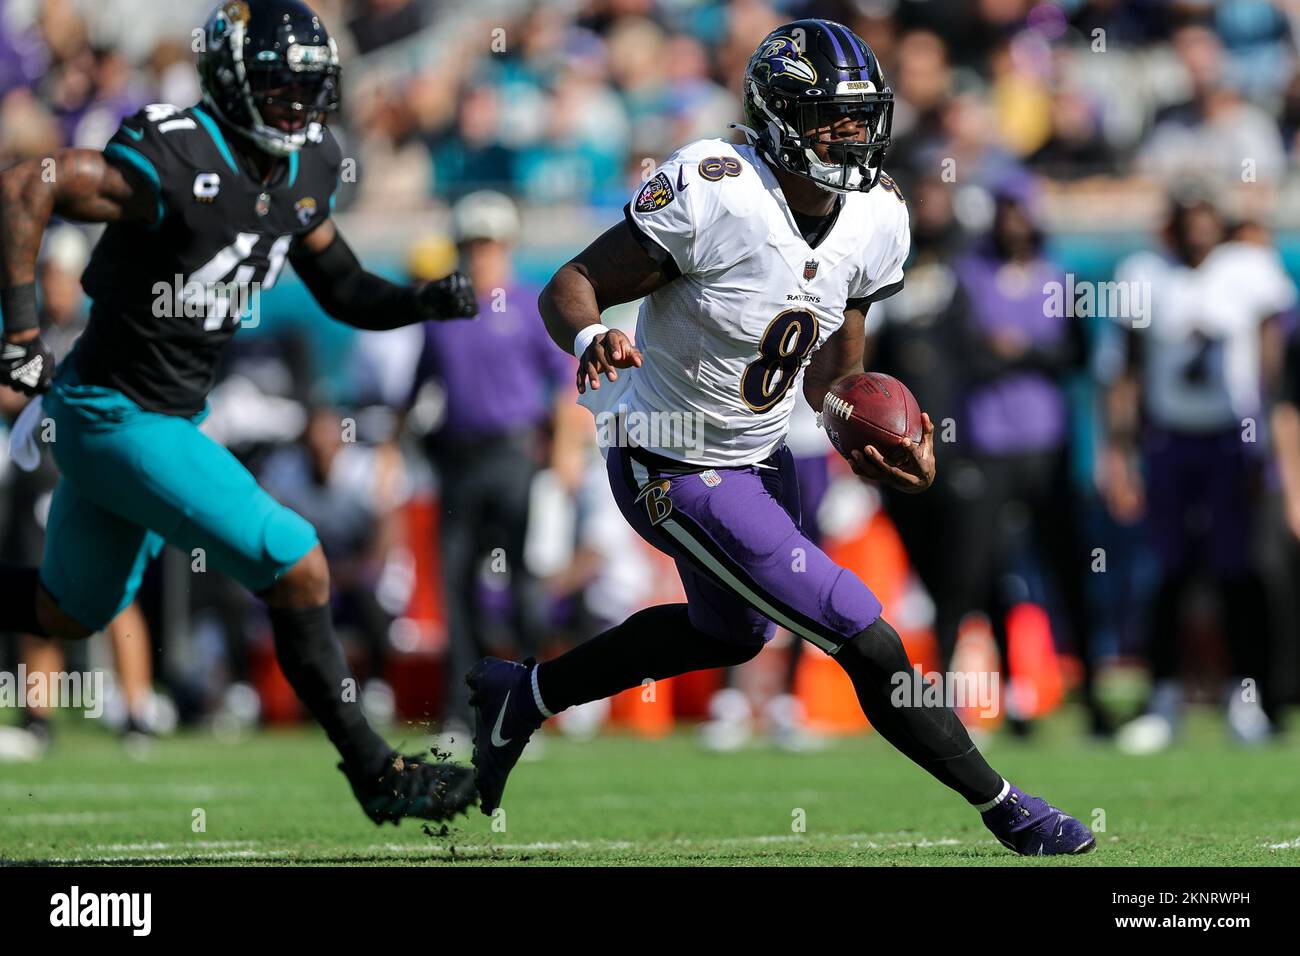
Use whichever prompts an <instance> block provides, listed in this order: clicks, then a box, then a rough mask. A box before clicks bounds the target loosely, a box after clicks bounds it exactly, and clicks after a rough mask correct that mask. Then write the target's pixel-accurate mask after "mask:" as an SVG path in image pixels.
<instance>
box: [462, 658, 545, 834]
mask: <svg viewBox="0 0 1300 956" xmlns="http://www.w3.org/2000/svg"><path fill="white" fill-rule="evenodd" d="M535 666H536V664H534V663H533V662H532V661H528V662H526V663H525V664H515V663H513V662H511V661H503V660H500V659H498V658H495V657H485V658H483V660H481V661H479V662H478V663H477V664H475V665H474V666H473V668H471V669H470V672H469V674H467V675H466V677H465V683H466V684H468V685H469V687H470V691H471V695H470V698H469V702H470V705H471V706H472V707H473V708H474V774H475V780H476V782H477V784H478V792H479V809H480V810H482V811H483V813H484V814H486V815H488V816H491V815H492V811H494V810H495V809H496V808H497V807H499V806H500V805H501V795H502V793H504V792H505V789H506V778H507V777H508V776H510V771H511V770H513V769H514V767H515V764H516V763H517V762H518V760H519V755H520V754H522V753H523V752H524V747H525V746H527V744H528V738H529V737H531V736H532V735H533V731H534V730H536V729H537V728H538V727H540V726H541V725H542V719H543V718H542V716H541V712H540V711H539V710H538V708H537V705H536V704H535V703H534V702H533V687H532V673H533V668H534V667H535Z"/></svg>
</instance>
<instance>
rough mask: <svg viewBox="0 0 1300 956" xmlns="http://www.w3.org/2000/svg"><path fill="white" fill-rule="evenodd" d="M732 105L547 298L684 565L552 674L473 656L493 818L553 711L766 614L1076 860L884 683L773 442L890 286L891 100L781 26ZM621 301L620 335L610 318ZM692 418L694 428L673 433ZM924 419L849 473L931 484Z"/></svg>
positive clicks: (940, 721)
mask: <svg viewBox="0 0 1300 956" xmlns="http://www.w3.org/2000/svg"><path fill="white" fill-rule="evenodd" d="M744 108H745V116H746V121H747V124H748V125H747V126H745V127H741V129H742V130H743V131H744V132H745V134H746V139H747V140H748V141H747V143H746V144H745V145H741V146H736V145H732V144H731V143H728V142H725V141H723V140H720V139H712V140H702V141H700V142H696V143H692V144H690V145H688V146H684V147H682V148H681V149H679V150H678V151H677V152H676V153H674V154H673V155H672V156H671V157H669V159H668V160H667V161H666V162H665V163H664V164H663V165H662V166H661V167H660V168H659V169H658V170H657V171H656V172H655V173H654V175H653V176H652V177H651V178H650V179H649V181H648V182H646V183H645V184H644V185H643V186H642V187H641V189H640V190H639V191H638V193H637V195H636V197H635V198H634V199H633V201H632V202H631V203H630V204H629V206H628V208H627V209H626V210H625V219H624V221H623V222H621V223H619V224H617V225H616V226H614V227H613V228H611V229H610V230H608V231H607V232H606V233H605V234H604V235H602V236H600V237H599V238H598V239H597V240H596V241H595V242H594V243H592V244H591V245H590V246H589V247H588V248H587V249H586V250H585V251H584V252H582V253H581V254H580V255H578V256H577V257H576V258H575V259H573V260H572V261H571V262H569V263H568V264H567V265H565V266H563V267H562V268H561V269H560V270H559V271H558V272H557V273H556V274H555V276H554V277H553V278H552V280H551V282H550V284H549V285H548V286H547V288H546V289H545V290H544V291H543V293H542V296H541V299H540V302H539V305H540V307H541V312H542V317H543V319H544V320H545V322H546V326H547V329H548V331H549V332H550V334H551V337H552V339H554V340H555V342H556V344H557V345H559V346H560V347H561V348H564V349H566V350H570V349H571V350H572V351H573V353H574V354H575V355H577V356H578V357H579V370H578V389H579V391H580V392H583V393H584V396H583V399H582V401H583V403H584V404H586V405H587V406H588V407H589V408H591V409H592V410H593V412H595V413H596V414H597V418H598V424H601V425H602V427H601V431H602V433H606V434H607V433H608V429H606V428H605V427H604V423H603V422H601V419H602V418H605V419H606V420H608V417H609V416H613V417H615V418H616V419H617V421H618V422H619V425H620V427H619V428H617V429H615V434H616V439H615V440H614V441H613V442H611V443H610V444H611V447H609V448H608V451H607V456H606V461H607V466H608V473H609V479H610V484H611V487H612V488H613V490H614V495H615V498H616V500H617V501H618V504H619V507H620V510H621V511H622V512H623V515H624V517H625V518H626V519H627V520H628V522H629V523H630V524H631V525H632V526H633V527H634V528H635V529H636V530H637V532H638V533H639V534H640V535H641V536H642V537H643V538H645V539H646V540H647V541H649V542H650V543H651V544H653V545H654V546H655V547H657V548H659V549H660V550H661V551H664V552H665V553H667V554H669V555H670V556H671V557H673V558H674V559H675V561H676V563H677V567H678V571H679V573H680V575H681V578H682V584H683V586H684V589H685V591H686V595H687V603H685V604H676V605H663V606H659V607H651V608H647V609H645V610H642V611H639V612H637V613H636V614H634V615H632V617H630V618H628V619H627V620H626V621H624V622H623V623H622V624H620V625H618V626H616V627H614V628H611V629H610V630H608V631H606V632H604V633H603V634H600V635H598V636H596V637H595V638H593V639H592V640H590V641H588V642H587V643H585V644H582V645H580V646H578V647H576V648H574V649H573V650H571V651H569V652H568V653H567V654H564V655H562V656H560V657H558V658H556V659H554V660H551V661H547V662H545V663H543V664H535V663H533V662H531V661H529V662H525V663H524V664H522V665H521V664H514V663H510V662H507V661H502V660H497V659H494V658H486V659H484V660H483V661H480V662H479V663H478V664H477V665H476V666H475V667H474V669H473V670H472V671H471V672H470V674H469V675H468V678H467V680H468V682H469V684H470V687H471V688H472V690H473V693H474V697H473V700H472V702H473V703H474V705H475V712H476V720H477V728H476V732H475V757H474V763H475V767H476V770H477V780H478V787H479V793H480V796H481V807H482V809H483V812H484V813H487V814H491V813H492V812H493V811H494V810H495V809H496V808H497V807H498V806H499V805H500V803H501V798H502V793H503V792H504V789H505V783H506V777H507V775H508V774H509V772H510V770H511V769H512V768H513V767H514V765H515V762H516V761H517V760H518V758H519V755H520V753H521V752H522V751H523V748H524V745H525V744H526V743H527V741H528V738H529V736H530V735H531V734H532V732H533V731H534V730H535V729H536V728H537V727H539V726H540V725H541V723H542V722H543V721H544V720H545V719H546V718H547V717H550V716H552V715H553V714H555V713H557V712H558V711H561V710H563V709H565V708H567V707H571V706H574V705H576V704H579V703H583V702H586V701H591V700H597V699H600V698H603V697H607V696H610V695H612V694H616V693H618V692H619V691H622V690H625V689H627V688H629V687H635V686H638V685H639V684H641V682H642V681H644V680H645V679H647V678H650V679H660V678H667V677H671V676H674V675H676V674H682V673H685V672H687V671H692V670H700V669H705V668H713V667H726V666H732V665H736V664H741V663H743V662H745V661H747V660H749V659H751V658H752V657H753V656H754V655H755V654H757V653H758V652H759V651H760V650H761V649H762V647H763V644H764V642H765V641H766V640H768V639H769V638H770V637H771V636H772V635H773V633H774V631H775V628H776V625H777V624H780V625H781V626H783V627H786V628H787V629H789V630H790V631H792V632H793V633H794V634H797V635H798V636H799V637H801V638H803V639H805V640H807V641H809V642H810V643H813V644H815V645H817V646H818V647H820V648H821V649H822V650H824V651H826V652H827V653H829V654H832V655H834V657H835V659H836V661H837V662H838V663H839V664H840V665H841V666H842V667H843V668H844V670H845V672H846V673H847V674H848V675H849V677H850V678H851V679H852V681H853V686H854V688H855V690H856V691H857V695H858V700H859V702H860V704H861V706H862V709H863V711H864V713H865V714H866V715H867V718H868V719H869V720H870V721H871V724H872V726H873V727H875V729H876V730H878V731H879V732H880V733H881V735H882V736H883V737H885V738H886V739H887V740H889V741H890V742H891V743H892V744H893V745H894V746H895V747H897V748H898V749H899V750H901V751H902V752H903V753H904V754H906V755H907V756H908V757H910V758H911V759H912V760H914V761H915V762H916V763H917V764H919V765H920V766H921V767H923V768H924V769H925V770H927V771H928V772H930V773H931V774H932V775H934V776H935V777H936V778H937V779H938V780H940V781H941V782H943V783H944V784H946V785H948V786H949V787H951V788H952V789H954V790H956V791H957V792H958V793H960V794H961V795H962V796H963V797H965V798H966V799H967V800H968V801H969V802H970V803H972V804H973V805H975V806H976V807H977V808H978V809H979V810H980V811H981V813H983V818H984V821H985V823H986V824H987V825H988V827H989V828H990V829H991V830H992V831H993V832H994V834H995V835H996V836H997V837H998V839H999V840H1000V841H1001V842H1002V843H1004V844H1005V845H1006V846H1007V847H1009V848H1010V849H1012V850H1015V851H1017V852H1019V853H1025V854H1052V853H1079V852H1084V851H1087V850H1090V849H1092V848H1093V847H1094V846H1095V841H1094V839H1093V836H1092V833H1091V832H1090V831H1089V830H1088V828H1087V827H1085V826H1083V825H1082V824H1081V823H1079V822H1078V821H1077V820H1074V819H1073V818H1072V817H1069V816H1067V815H1066V814H1064V813H1061V812H1060V811H1059V810H1056V809H1055V808H1054V807H1052V806H1051V805H1050V804H1048V803H1047V802H1046V801H1044V800H1042V799H1041V798H1039V797H1033V796H1029V795H1027V794H1025V793H1024V792H1023V791H1021V790H1019V789H1017V788H1015V787H1013V786H1011V785H1010V784H1009V783H1007V781H1005V780H1004V779H1003V778H1002V777H1001V776H999V775H998V774H997V773H996V772H994V771H993V770H992V769H991V768H990V767H989V765H988V764H987V763H986V762H985V761H984V758H983V757H982V756H981V755H980V753H979V751H978V750H976V748H975V746H974V745H973V744H972V743H971V740H970V737H969V736H968V735H967V733H966V731H965V729H964V728H963V727H962V725H961V723H960V721H958V719H957V718H956V716H955V715H954V714H953V712H952V711H951V709H949V708H946V707H936V706H932V703H933V702H932V701H928V702H925V703H923V702H921V701H910V700H906V701H905V700H902V699H901V698H900V697H899V695H896V694H893V692H894V691H895V690H896V688H897V687H898V686H899V684H900V682H901V681H906V680H908V679H909V678H910V677H911V675H912V673H913V670H912V665H911V662H910V661H909V660H908V658H907V654H906V652H905V651H904V649H903V645H902V642H901V641H900V640H899V637H898V634H897V633H896V632H895V631H894V629H893V628H892V627H890V626H889V624H888V623H886V622H885V620H884V619H883V618H882V617H881V616H880V615H881V606H880V602H879V601H878V600H877V599H876V596H875V595H874V594H872V593H871V590H870V589H869V588H868V587H867V586H866V585H865V584H864V583H863V582H862V581H860V580H859V579H858V578H857V577H855V576H854V575H853V574H852V573H851V572H849V571H847V570H845V569H844V568H841V567H840V566H838V565H836V564H835V563H834V562H833V561H831V559H830V558H829V557H828V556H827V555H826V554H825V552H823V551H822V550H821V549H820V548H818V547H817V546H816V545H815V544H814V543H813V542H812V541H811V540H810V539H809V538H808V537H807V535H805V534H804V532H803V529H802V526H801V523H800V514H799V504H798V501H799V496H798V487H797V480H796V478H795V473H794V467H793V462H792V458H791V454H790V451H789V449H787V448H786V447H785V435H786V431H787V428H788V425H789V419H790V414H791V411H792V409H793V407H794V403H795V395H796V392H795V389H796V387H798V386H800V385H802V388H803V391H804V395H805V396H806V397H807V399H808V402H809V403H810V404H811V405H812V406H813V407H814V408H820V407H821V405H822V400H823V398H824V397H825V395H826V392H827V390H828V388H829V387H830V385H831V384H832V383H833V382H834V381H835V380H836V379H838V378H840V377H842V376H844V375H846V374H849V373H852V372H860V371H862V360H863V344H864V331H863V325H864V315H865V312H866V310H867V307H868V305H869V304H870V302H871V301H872V300H873V299H880V298H883V297H885V296H888V295H890V294H892V293H893V292H895V291H897V290H898V289H899V288H900V287H901V286H902V280H903V272H902V264H903V261H904V259H905V258H906V257H907V252H908V243H909V232H908V215H907V206H906V204H905V203H904V201H903V197H902V196H901V195H900V193H899V191H898V188H897V187H896V186H895V184H894V182H893V180H892V179H890V178H889V176H888V175H887V174H886V173H885V172H884V170H883V168H882V163H883V160H884V156H885V151H886V149H887V147H888V145H889V134H890V122H891V118H892V114H893V94H892V93H891V92H890V90H889V88H888V87H887V86H886V85H885V81H884V77H883V75H882V73H881V70H880V66H879V64H878V63H877V61H876V57H875V54H874V53H872V51H871V49H870V48H869V47H868V46H867V44H866V43H864V42H863V41H862V40H861V39H860V38H859V37H857V36H855V35H854V34H853V33H852V32H851V31H849V30H848V29H847V28H846V27H844V26H841V25H840V24H838V23H833V22H830V21H827V20H798V21H795V22H793V23H789V24H786V25H785V26H783V27H780V28H778V29H777V30H775V31H773V32H772V33H771V34H770V35H768V37H767V38H766V39H764V40H763V42H762V43H761V44H760V45H759V48H758V50H757V51H756V52H755V53H754V55H753V57H752V58H751V59H750V62H749V65H748V68H747V69H746V73H745V81H744ZM635 299H643V301H642V304H641V312H640V317H639V319H638V322H637V341H636V343H635V344H633V343H632V342H631V341H629V340H628V338H627V337H626V336H625V335H623V334H622V333H621V332H618V331H611V330H609V329H607V328H605V327H604V326H602V325H601V324H600V315H601V312H602V311H603V310H604V309H606V308H608V307H609V306H612V305H615V304H617V303H622V302H629V301H633V300H635ZM602 377H603V378H604V381H603V382H602ZM683 420H684V421H686V422H688V423H691V424H692V426H693V427H691V428H689V429H681V431H680V432H678V431H677V430H675V429H674V428H673V427H670V423H680V422H682V421H683ZM924 424H925V428H924V437H923V439H922V440H921V442H920V443H918V444H916V445H909V446H908V451H909V458H908V461H907V462H906V464H905V465H904V466H903V467H895V466H891V465H888V464H886V462H885V460H884V458H883V457H882V456H881V455H880V453H879V452H878V451H877V450H876V449H874V448H866V449H863V450H862V451H860V452H854V453H853V467H854V470H855V471H856V472H857V473H858V474H860V475H862V476H863V477H867V478H872V479H877V480H881V481H885V482H888V483H890V484H891V485H893V486H894V487H897V488H900V489H902V490H905V491H910V492H919V491H923V490H924V489H925V488H927V487H928V486H929V484H930V482H931V481H932V480H933V479H934V450H933V427H932V425H931V423H930V421H929V419H928V417H927V418H925V419H924ZM695 425H698V427H694V426H695ZM678 437H680V438H681V439H683V440H680V441H679V440H676V439H677V438H678ZM927 704H931V706H927Z"/></svg>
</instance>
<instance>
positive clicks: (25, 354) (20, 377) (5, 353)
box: [0, 337, 55, 395]
mask: <svg viewBox="0 0 1300 956" xmlns="http://www.w3.org/2000/svg"><path fill="white" fill-rule="evenodd" d="M54 365H55V361H54V353H53V352H51V351H50V350H49V348H48V347H47V346H46V344H45V343H44V342H42V341H41V340H40V338H39V337H37V338H34V339H29V340H28V341H26V342H23V343H21V344H19V343H16V342H4V343H3V344H0V385H8V386H9V387H10V388H12V389H14V390H15V391H19V392H22V393H23V394H24V395H39V394H41V392H44V391H46V390H47V389H48V388H49V387H50V380H51V379H52V378H54Z"/></svg>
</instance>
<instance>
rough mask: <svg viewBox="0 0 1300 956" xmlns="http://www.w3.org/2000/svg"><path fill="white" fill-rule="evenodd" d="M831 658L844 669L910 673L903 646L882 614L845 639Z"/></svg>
mask: <svg viewBox="0 0 1300 956" xmlns="http://www.w3.org/2000/svg"><path fill="white" fill-rule="evenodd" d="M835 659H836V660H837V661H838V662H839V663H840V666H841V667H843V668H844V669H845V670H851V669H852V668H854V667H867V668H870V669H871V670H872V671H874V672H876V673H878V674H888V675H893V674H898V673H903V674H910V673H911V670H912V662H911V660H910V659H909V658H908V656H907V650H906V649H905V648H904V647H903V639H902V638H901V637H899V636H898V632H897V631H896V630H894V629H893V627H891V626H890V624H889V622H888V621H886V620H885V619H884V618H883V617H878V618H876V619H875V621H873V622H872V623H871V625H870V626H868V627H867V628H865V629H863V630H862V631H860V632H859V633H858V634H856V635H854V637H853V638H852V639H851V640H849V641H848V642H847V643H846V644H845V645H844V646H843V647H841V648H840V650H839V652H838V653H837V654H836V655H835Z"/></svg>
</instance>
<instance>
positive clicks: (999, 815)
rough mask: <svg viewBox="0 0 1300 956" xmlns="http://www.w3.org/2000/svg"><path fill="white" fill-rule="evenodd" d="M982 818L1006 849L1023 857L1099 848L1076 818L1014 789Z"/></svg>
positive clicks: (1037, 798) (1080, 851)
mask: <svg viewBox="0 0 1300 956" xmlns="http://www.w3.org/2000/svg"><path fill="white" fill-rule="evenodd" d="M980 816H981V817H983V818H984V825H985V826H986V827H988V828H989V830H991V831H992V833H993V835H994V836H995V837H997V838H998V841H999V842H1000V843H1001V844H1002V845H1003V846H1004V847H1006V848H1007V849H1008V850H1014V851H1015V852H1016V853H1019V854H1020V855H1021V856H1058V855H1062V854H1070V853H1087V852H1089V851H1090V850H1094V849H1096V847H1097V839H1096V837H1094V836H1093V835H1092V831H1091V830H1089V829H1088V828H1087V827H1085V826H1084V825H1083V824H1082V823H1080V822H1079V821H1078V820H1076V819H1074V817H1072V816H1070V815H1069V814H1068V813H1063V812H1061V811H1060V810H1058V809H1056V807H1054V806H1052V805H1051V804H1050V803H1048V802H1047V801H1046V800H1044V799H1043V798H1042V797H1031V796H1030V795H1029V794H1027V793H1025V792H1024V791H1022V790H1018V789H1017V788H1015V787H1012V788H1011V790H1010V792H1008V793H1007V795H1006V798H1005V799H1004V800H1003V801H1002V802H1001V803H999V804H998V805H997V806H996V807H993V808H992V809H990V810H985V811H984V812H983V813H982V814H980Z"/></svg>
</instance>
